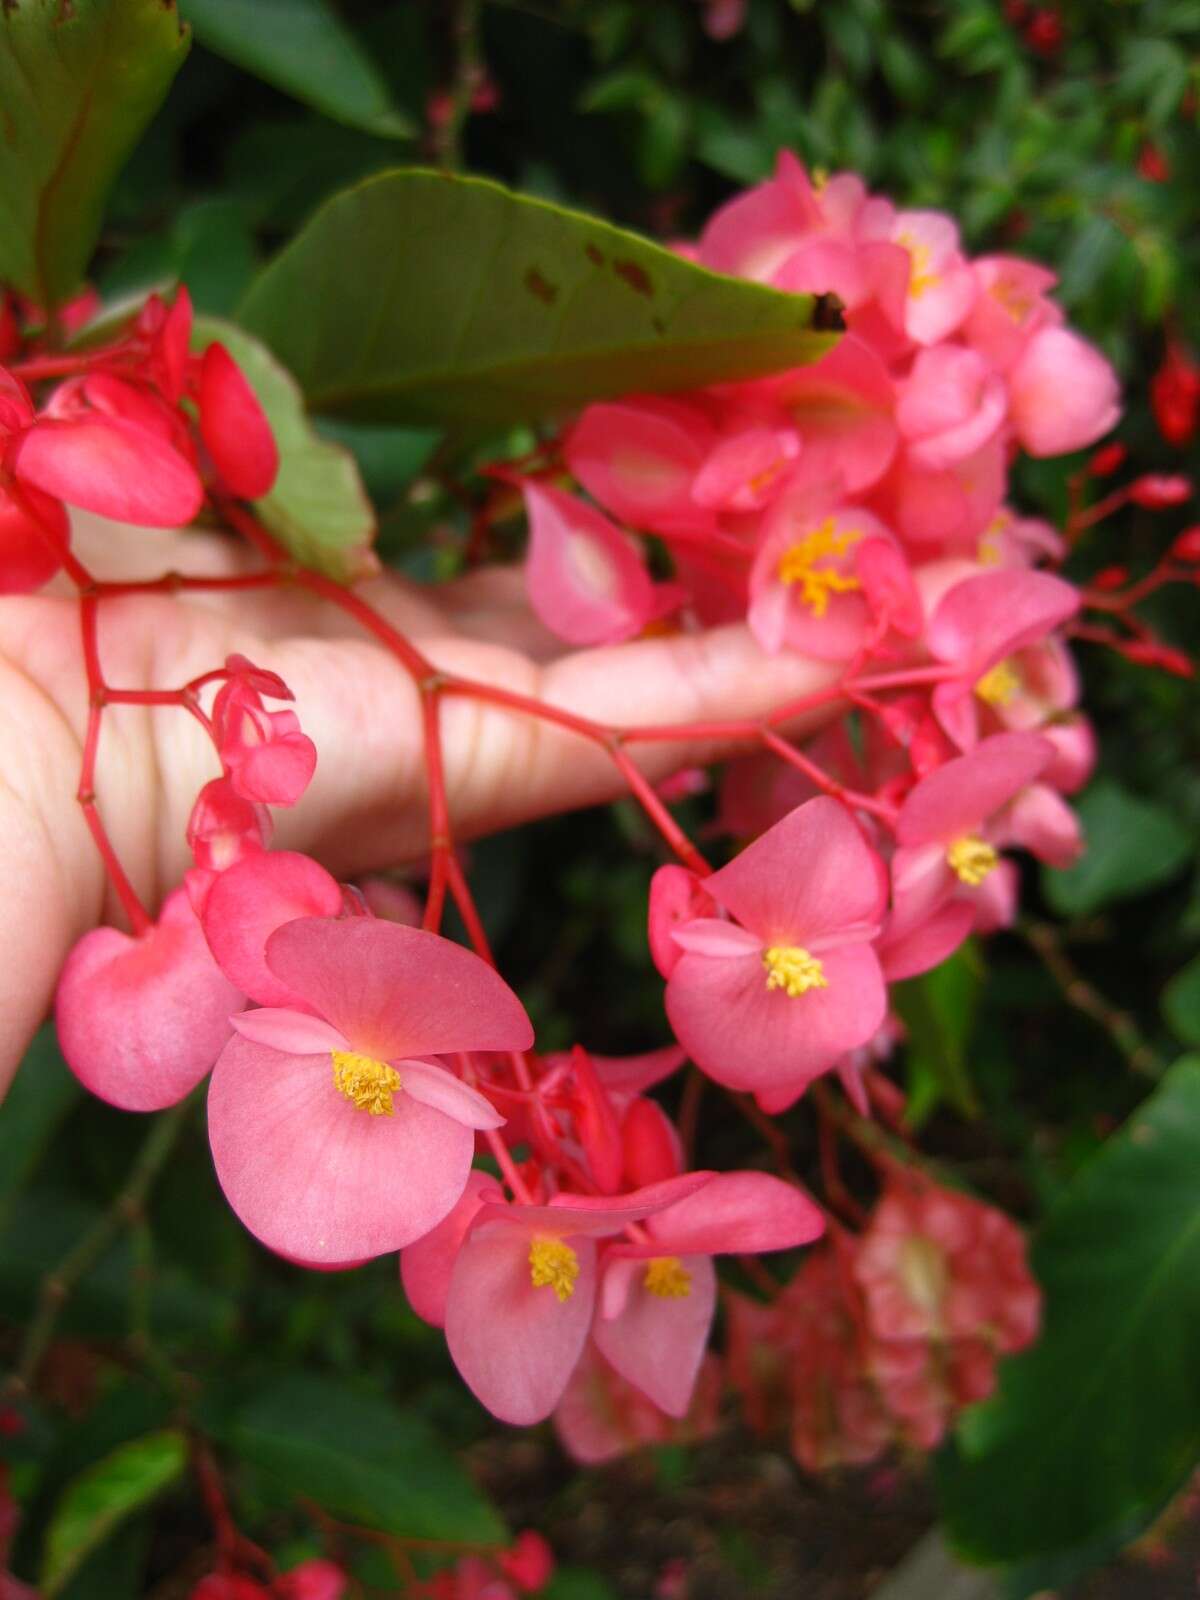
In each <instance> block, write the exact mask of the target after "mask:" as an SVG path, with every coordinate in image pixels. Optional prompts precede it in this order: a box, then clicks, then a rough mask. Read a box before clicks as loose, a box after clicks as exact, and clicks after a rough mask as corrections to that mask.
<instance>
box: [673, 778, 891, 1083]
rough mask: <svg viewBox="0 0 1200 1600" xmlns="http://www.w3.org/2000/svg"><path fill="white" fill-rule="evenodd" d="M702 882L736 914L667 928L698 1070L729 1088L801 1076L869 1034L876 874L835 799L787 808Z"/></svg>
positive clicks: (879, 995) (880, 877)
mask: <svg viewBox="0 0 1200 1600" xmlns="http://www.w3.org/2000/svg"><path fill="white" fill-rule="evenodd" d="M704 887H705V890H706V891H707V892H708V893H709V894H711V896H712V898H713V899H714V900H715V901H716V902H717V904H718V905H719V906H721V907H722V908H723V909H724V910H725V911H726V912H727V913H729V915H730V916H731V917H732V918H733V919H735V920H732V921H722V920H718V919H717V918H715V917H701V918H698V919H696V920H693V921H690V922H684V923H682V924H680V925H679V926H678V927H677V928H676V929H675V930H674V934H673V937H674V939H675V940H676V942H677V943H678V944H679V945H680V947H681V948H682V950H683V952H684V955H683V959H682V960H681V961H680V962H679V963H678V964H677V966H676V967H675V969H674V971H673V972H672V973H671V975H670V977H669V978H668V980H667V990H666V1007H667V1016H668V1018H669V1019H670V1022H671V1026H672V1028H673V1029H674V1030H675V1035H676V1037H677V1038H678V1040H679V1042H680V1044H682V1045H683V1047H684V1049H685V1050H687V1052H688V1054H689V1055H690V1056H691V1058H692V1060H693V1061H694V1062H695V1063H696V1065H697V1066H698V1067H700V1068H701V1070H702V1071H704V1072H706V1073H707V1074H708V1075H709V1077H711V1078H714V1079H715V1080H716V1081H717V1082H718V1083H724V1084H727V1085H728V1086H729V1087H730V1088H734V1089H754V1090H757V1089H767V1090H770V1089H771V1088H773V1087H777V1086H779V1085H782V1084H785V1083H788V1084H792V1083H796V1084H805V1083H808V1082H811V1080H812V1079H813V1078H816V1077H818V1076H819V1075H820V1074H821V1073H822V1072H825V1071H826V1070H827V1069H828V1068H829V1067H831V1066H832V1065H833V1063H834V1062H835V1061H836V1060H837V1059H838V1057H839V1056H841V1055H843V1054H844V1053H845V1052H846V1051H847V1050H852V1049H853V1048H854V1047H855V1045H859V1044H863V1043H864V1042H865V1041H866V1040H867V1039H869V1038H870V1037H871V1035H872V1034H873V1033H874V1032H875V1030H876V1028H878V1026H879V1024H880V1023H881V1022H882V1021H883V1017H884V1013H885V1011H886V1009H887V996H886V993H885V990H884V984H883V978H882V975H881V973H880V970H879V962H878V960H877V958H876V956H875V952H874V951H873V950H872V948H871V944H870V941H871V940H872V939H873V938H874V937H875V936H876V934H877V933H878V932H879V924H880V921H881V919H882V916H883V910H884V903H885V899H886V895H887V879H886V874H885V872H884V868H883V863H882V862H881V861H880V859H879V857H878V855H877V854H876V853H875V851H874V850H873V849H872V848H871V846H870V845H869V844H868V843H867V841H866V839H865V837H864V836H863V833H862V830H861V829H860V828H859V826H858V824H857V823H856V822H855V821H854V819H853V818H852V817H851V815H850V813H849V812H848V811H847V810H846V808H845V807H844V806H842V805H841V804H839V802H838V801H836V800H831V799H827V798H825V797H823V796H822V797H820V798H818V799H816V800H809V801H808V802H807V803H806V804H804V805H802V806H798V807H797V809H796V810H795V811H793V812H791V813H790V815H788V816H786V817H784V819H783V820H782V821H781V822H777V823H776V824H775V826H774V827H773V828H771V829H769V830H768V831H767V832H766V833H764V834H763V835H762V837H761V838H760V839H757V840H755V842H754V843H753V844H752V845H749V846H748V847H747V848H746V849H745V850H743V851H742V853H741V854H740V855H739V856H737V857H735V859H734V860H733V861H731V862H730V864H729V865H728V866H726V867H722V868H721V870H720V871H719V872H715V873H713V875H712V876H711V877H709V878H707V879H706V880H705V884H704Z"/></svg>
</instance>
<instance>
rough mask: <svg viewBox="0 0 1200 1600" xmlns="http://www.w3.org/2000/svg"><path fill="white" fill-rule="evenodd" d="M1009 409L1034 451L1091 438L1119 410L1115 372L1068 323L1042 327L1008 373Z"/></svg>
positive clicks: (1054, 452)
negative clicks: (1055, 326) (1066, 325)
mask: <svg viewBox="0 0 1200 1600" xmlns="http://www.w3.org/2000/svg"><path fill="white" fill-rule="evenodd" d="M1008 384H1009V412H1010V415H1011V416H1012V421H1013V426H1014V427H1015V429H1016V432H1017V437H1018V438H1019V439H1020V441H1021V443H1022V444H1023V445H1024V446H1025V448H1026V450H1028V451H1029V453H1030V455H1032V456H1058V455H1063V454H1065V452H1067V451H1068V450H1081V449H1082V448H1083V447H1084V445H1089V444H1094V443H1095V442H1096V440H1097V439H1099V438H1100V437H1101V436H1102V435H1103V434H1105V433H1107V432H1108V430H1109V429H1110V428H1111V427H1113V426H1114V425H1115V423H1116V422H1117V421H1118V419H1119V418H1120V415H1121V405H1120V388H1119V386H1118V383H1117V375H1116V373H1115V372H1114V371H1113V369H1112V367H1111V366H1110V365H1109V363H1108V362H1107V361H1106V360H1105V358H1104V357H1103V356H1102V355H1101V354H1100V352H1099V350H1097V349H1096V348H1095V346H1094V345H1090V344H1088V342H1087V340H1086V339H1081V338H1080V337H1079V335H1078V334H1077V333H1071V332H1070V331H1069V330H1068V329H1067V328H1054V327H1051V328H1042V329H1040V330H1039V331H1038V332H1037V333H1035V334H1034V335H1033V337H1032V338H1031V339H1030V341H1029V343H1028V344H1027V345H1026V346H1025V349H1024V351H1023V352H1022V354H1021V356H1020V358H1019V360H1018V361H1017V363H1016V365H1015V366H1014V367H1013V369H1012V371H1011V372H1010V373H1009V375H1008Z"/></svg>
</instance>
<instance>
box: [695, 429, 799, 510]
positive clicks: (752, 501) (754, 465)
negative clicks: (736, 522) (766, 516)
mask: <svg viewBox="0 0 1200 1600" xmlns="http://www.w3.org/2000/svg"><path fill="white" fill-rule="evenodd" d="M800 450H801V439H800V435H799V433H798V432H797V431H796V429H795V428H786V427H778V426H774V427H773V426H767V425H759V424H748V425H747V426H745V427H742V428H739V429H737V430H736V431H734V432H732V433H728V434H726V435H725V436H724V437H723V438H722V439H720V440H718V442H717V443H716V444H715V445H714V446H713V448H712V450H711V451H710V453H709V454H708V456H707V457H706V458H705V461H704V464H703V465H702V467H701V468H700V470H699V472H697V474H696V477H695V481H694V482H693V484H692V499H693V501H694V502H695V504H696V505H697V506H702V507H704V508H705V509H706V510H709V511H758V510H761V508H762V507H763V506H765V505H767V504H768V502H769V501H771V500H772V499H774V497H775V495H776V494H777V493H778V492H779V490H780V489H781V487H782V486H783V484H784V483H785V482H786V480H787V476H788V473H789V472H790V471H791V468H792V465H793V463H794V462H795V461H796V459H797V458H798V456H799V455H800Z"/></svg>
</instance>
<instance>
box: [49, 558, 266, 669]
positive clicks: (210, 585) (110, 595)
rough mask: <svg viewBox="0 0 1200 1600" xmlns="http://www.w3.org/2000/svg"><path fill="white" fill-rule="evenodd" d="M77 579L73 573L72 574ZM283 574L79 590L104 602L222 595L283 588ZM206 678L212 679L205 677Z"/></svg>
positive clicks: (170, 578)
mask: <svg viewBox="0 0 1200 1600" xmlns="http://www.w3.org/2000/svg"><path fill="white" fill-rule="evenodd" d="M72 577H74V574H72ZM286 581H287V580H286V577H285V575H284V574H283V573H280V572H247V573H242V574H241V575H239V576H238V577H235V578H201V577H188V576H187V575H186V574H184V573H181V572H166V573H164V574H163V575H162V577H161V578H141V579H130V580H128V581H126V582H124V583H92V582H91V580H90V579H88V580H86V582H85V583H84V584H81V585H80V587H90V588H91V589H92V590H94V592H95V593H96V595H97V596H98V597H99V598H100V599H102V600H117V599H120V598H122V597H123V596H128V595H134V594H183V593H188V592H190V593H193V594H197V593H204V592H206V591H211V592H212V593H219V592H221V591H223V590H238V589H280V588H282V587H283V586H284V583H285V582H286ZM206 676H212V675H211V674H206Z"/></svg>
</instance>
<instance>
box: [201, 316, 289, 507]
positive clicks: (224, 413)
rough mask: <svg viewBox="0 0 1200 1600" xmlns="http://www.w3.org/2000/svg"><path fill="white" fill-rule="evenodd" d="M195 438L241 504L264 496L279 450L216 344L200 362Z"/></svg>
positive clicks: (241, 379)
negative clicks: (199, 441)
mask: <svg viewBox="0 0 1200 1600" xmlns="http://www.w3.org/2000/svg"><path fill="white" fill-rule="evenodd" d="M197 399H198V405H199V411H200V436H201V438H202V439H203V440H204V444H205V447H206V449H207V450H208V453H209V455H210V456H211V457H212V460H213V465H214V466H215V467H216V469H217V472H218V473H219V474H220V476H221V478H222V479H223V481H224V482H225V484H226V486H227V487H228V488H229V489H231V490H232V491H233V493H234V494H235V495H237V496H238V497H239V498H240V499H242V500H257V499H259V498H260V497H261V496H263V495H265V494H268V493H269V492H270V489H271V485H272V484H273V483H274V482H275V477H276V474H277V473H278V471H279V450H278V447H277V446H276V443H275V435H274V434H273V433H272V431H271V424H270V423H269V422H268V421H267V418H266V413H265V412H264V411H263V408H262V406H261V405H260V404H259V402H258V397H257V395H256V394H255V393H254V390H253V389H252V388H251V387H250V385H249V383H248V382H247V381H246V378H245V376H244V375H243V373H242V370H241V368H240V367H239V366H238V364H237V362H236V361H234V359H233V357H232V356H231V355H230V354H229V352H228V350H226V348H225V346H224V345H222V344H210V345H209V347H208V349H207V350H206V351H205V352H204V354H203V356H202V357H201V358H200V383H199V393H198V396H197Z"/></svg>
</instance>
